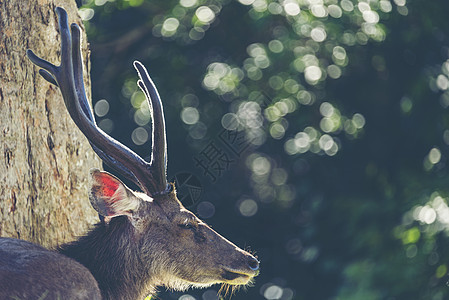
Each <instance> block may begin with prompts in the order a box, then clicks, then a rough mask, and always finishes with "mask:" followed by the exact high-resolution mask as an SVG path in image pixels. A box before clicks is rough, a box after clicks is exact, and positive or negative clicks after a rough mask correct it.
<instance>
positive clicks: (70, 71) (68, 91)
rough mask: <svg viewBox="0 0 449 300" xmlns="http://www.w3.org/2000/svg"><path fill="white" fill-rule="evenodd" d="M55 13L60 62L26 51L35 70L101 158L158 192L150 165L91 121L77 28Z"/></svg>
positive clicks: (148, 190) (149, 191)
mask: <svg viewBox="0 0 449 300" xmlns="http://www.w3.org/2000/svg"><path fill="white" fill-rule="evenodd" d="M56 13H57V14H58V17H59V29H60V33H61V53H62V58H61V65H60V66H55V65H53V64H51V63H49V62H48V61H45V60H43V59H42V58H39V57H38V56H36V55H35V54H34V53H33V52H32V51H31V50H27V54H28V57H29V58H30V60H31V61H32V62H33V63H34V64H36V65H37V66H39V67H41V68H43V69H45V70H40V71H39V73H40V74H41V75H42V77H44V79H46V80H47V81H49V82H50V83H57V85H58V86H59V88H60V90H61V93H62V95H63V98H64V103H65V105H66V107H67V110H68V111H69V114H70V116H71V118H72V119H73V121H74V122H75V124H76V125H77V126H78V128H79V129H80V130H81V131H82V132H83V134H84V135H85V136H86V137H87V139H88V140H89V142H90V144H91V146H92V148H93V149H94V151H95V152H96V153H97V154H98V155H99V156H100V157H101V158H102V159H103V161H104V162H105V163H107V164H108V165H109V166H111V167H112V168H114V169H116V170H117V171H119V172H120V173H121V174H122V175H124V176H125V177H126V178H128V179H130V180H132V181H133V182H135V183H136V184H137V185H139V186H140V188H141V189H142V190H143V191H144V192H146V193H147V194H149V195H152V194H154V193H158V192H160V191H161V189H158V186H159V184H158V183H157V182H155V181H154V179H153V175H152V174H151V168H150V164H149V163H147V162H146V161H145V160H144V159H142V158H141V157H140V156H138V155H137V154H136V153H134V152H133V151H132V150H130V149H129V148H128V147H126V146H124V145H123V144H121V143H119V142H118V141H116V140H114V139H113V138H111V137H110V136H108V135H107V134H106V133H104V132H103V131H102V130H101V129H100V128H98V126H97V125H96V124H95V120H94V117H93V114H92V111H91V108H90V105H89V102H88V101H87V97H86V93H85V90H84V82H83V75H82V74H83V72H82V59H81V53H80V29H79V27H78V25H76V24H72V26H71V32H70V30H69V26H68V21H67V13H66V11H65V10H64V9H63V8H60V7H57V8H56ZM72 38H73V39H72ZM164 189H165V187H164Z"/></svg>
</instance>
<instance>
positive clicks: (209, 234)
mask: <svg viewBox="0 0 449 300" xmlns="http://www.w3.org/2000/svg"><path fill="white" fill-rule="evenodd" d="M56 14H57V15H58V23H59V31H60V35H61V64H60V65H59V66H55V65H53V64H51V63H50V62H48V61H46V60H44V59H42V58H40V57H38V56H37V55H36V54H34V52H33V51H32V50H27V55H28V58H29V59H30V60H31V62H32V63H34V64H35V65H36V66H38V67H40V68H41V69H40V70H39V74H40V75H41V76H42V77H43V78H44V79H45V80H46V81H48V82H49V83H51V84H54V85H56V86H57V87H59V89H60V90H61V93H62V96H63V100H64V103H65V106H66V108H67V110H68V112H69V114H70V117H71V119H72V120H73V121H74V123H75V124H76V126H77V127H78V128H79V129H80V130H81V132H82V133H83V134H84V135H85V137H86V138H87V140H88V141H89V143H90V145H91V147H92V149H93V150H94V151H95V152H96V153H97V154H98V156H99V157H100V158H101V159H102V161H103V162H104V163H105V164H107V165H108V166H110V167H111V168H112V169H113V170H114V171H116V172H118V173H119V174H120V175H121V176H123V177H124V178H126V179H128V180H130V181H131V182H133V183H135V184H136V185H137V186H138V187H139V188H140V190H141V191H140V192H138V191H133V190H131V189H130V188H128V187H127V186H126V185H125V184H124V183H123V182H122V181H121V180H120V179H119V178H117V177H116V176H114V175H112V174H111V173H108V172H105V171H100V170H98V169H93V170H91V172H90V183H89V185H90V188H89V200H90V203H91V205H92V207H93V208H94V209H95V210H96V211H97V212H98V214H99V216H100V221H99V222H98V223H97V224H96V225H94V227H93V228H92V229H91V230H90V231H89V232H88V233H87V234H85V235H83V236H81V237H80V238H78V239H77V240H75V241H73V242H69V243H67V244H64V245H61V246H59V247H57V249H55V250H48V249H46V248H43V247H41V246H39V245H37V244H33V243H30V242H27V241H24V240H19V239H14V238H0V295H1V296H2V297H0V298H2V299H94V300H95V299H133V300H135V299H144V298H145V297H147V296H148V295H153V294H154V293H155V292H156V289H157V287H165V288H167V289H172V290H178V291H184V290H187V289H189V288H205V287H209V286H211V285H214V284H223V285H225V286H226V287H231V288H237V287H239V286H245V285H248V284H250V283H251V282H252V281H253V279H254V278H255V277H256V276H257V275H258V273H259V261H258V259H257V258H256V257H255V256H253V255H252V254H250V253H249V252H247V251H244V250H242V249H241V248H239V247H237V246H236V245H234V244H233V243H232V242H230V241H228V240H227V239H226V238H224V237H223V236H221V235H220V234H218V233H217V232H215V231H214V230H213V229H212V228H211V227H209V226H208V225H207V224H206V223H205V222H203V221H202V220H200V219H199V218H198V217H197V216H195V215H194V214H193V213H192V212H191V211H189V210H187V209H186V208H185V207H184V206H183V205H182V203H181V202H180V201H179V200H178V198H177V196H176V190H175V185H174V183H171V182H168V180H167V175H166V167H167V147H166V130H165V119H164V113H163V107H162V102H161V99H160V96H159V93H158V91H157V89H156V86H155V84H154V83H153V81H152V80H151V78H150V76H149V75H148V72H147V70H146V68H145V67H144V66H143V65H142V64H141V63H140V62H138V61H135V62H134V67H135V69H136V70H137V73H138V75H139V80H138V81H137V83H138V86H139V87H140V89H141V90H142V92H143V93H144V94H145V96H146V99H147V102H148V104H149V106H150V111H151V116H152V118H151V119H152V137H151V140H152V149H151V160H150V162H147V161H146V160H144V159H143V158H141V157H140V156H139V155H137V154H136V153H135V152H133V151H132V150H130V149H129V148H128V147H126V146H125V145H123V144H121V143H120V142H118V141H117V140H115V139H113V138H112V137H111V136H109V135H108V134H106V133H105V132H104V131H102V130H101V129H100V128H99V127H98V126H97V125H96V122H95V119H94V115H93V112H92V108H91V106H90V104H89V101H88V99H87V95H86V92H85V88H84V83H83V63H82V58H81V50H80V48H81V47H80V39H81V37H80V28H79V26H78V25H77V24H75V23H73V24H71V26H70V28H69V25H68V16H67V13H66V11H65V10H64V9H63V8H61V7H57V8H56Z"/></svg>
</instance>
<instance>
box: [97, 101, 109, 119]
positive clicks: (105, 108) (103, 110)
mask: <svg viewBox="0 0 449 300" xmlns="http://www.w3.org/2000/svg"><path fill="white" fill-rule="evenodd" d="M94 111H95V114H96V115H97V116H98V117H100V118H101V117H104V116H106V115H107V114H108V112H109V102H108V101H107V100H106V99H101V100H99V101H98V102H97V103H95V106H94Z"/></svg>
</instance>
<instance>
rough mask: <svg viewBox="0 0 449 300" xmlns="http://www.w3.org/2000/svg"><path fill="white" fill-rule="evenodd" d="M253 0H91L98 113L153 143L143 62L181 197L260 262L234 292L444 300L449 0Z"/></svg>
mask: <svg viewBox="0 0 449 300" xmlns="http://www.w3.org/2000/svg"><path fill="white" fill-rule="evenodd" d="M241 2H243V3H241ZM241 2H239V1H236V0H214V1H211V0H203V1H192V0H190V1H188V0H182V1H179V2H178V1H171V0H170V1H162V0H161V1H155V0H154V1H148V0H116V1H111V2H108V1H102V0H96V1H92V0H83V1H79V3H78V4H79V5H80V14H81V15H82V17H83V18H84V19H85V26H86V29H87V33H88V39H89V43H90V46H91V50H92V53H91V63H92V66H91V75H92V86H93V89H92V94H93V102H94V103H99V104H98V106H96V112H97V121H98V123H99V125H100V127H102V128H103V129H104V130H105V131H107V132H109V133H110V134H111V135H112V136H113V137H115V138H117V139H118V140H120V141H122V142H123V143H125V144H126V145H128V146H130V147H131V148H132V149H133V150H135V151H137V152H138V153H139V154H141V155H142V156H148V155H149V149H150V147H151V145H150V142H149V141H147V139H146V135H149V136H151V127H150V124H151V122H148V111H147V110H146V108H145V107H144V105H145V104H143V105H141V103H142V100H143V95H142V94H141V93H140V92H138V91H137V86H136V84H135V82H136V80H137V76H136V73H135V71H134V69H133V67H132V62H133V60H136V59H137V60H140V61H141V62H142V63H143V64H144V65H145V66H146V67H147V68H148V71H149V73H150V75H151V76H152V78H153V80H154V81H155V83H156V85H157V87H158V89H159V93H160V94H161V97H162V100H163V103H164V109H165V116H166V123H167V136H168V172H169V177H170V178H174V177H175V175H177V181H179V182H178V183H180V182H182V178H186V176H187V178H190V181H188V182H187V185H184V186H183V187H182V194H183V195H187V196H189V195H190V194H188V193H189V191H190V192H192V193H193V194H191V195H190V198H189V197H187V198H186V200H185V201H186V202H185V204H186V206H188V208H189V209H190V210H192V211H193V212H195V213H197V214H198V215H199V216H200V217H202V218H203V219H205V221H207V222H208V223H209V224H211V225H212V226H213V228H214V229H216V230H217V231H218V232H220V233H221V234H223V235H224V236H225V237H227V238H229V239H230V240H232V241H233V242H235V243H236V244H237V245H239V246H241V247H249V246H250V249H251V251H254V252H255V253H256V254H257V256H258V257H259V259H260V261H261V273H260V275H259V276H258V277H257V278H256V281H255V283H254V286H253V287H248V288H245V289H241V290H240V291H238V292H237V293H236V294H235V295H234V296H233V297H232V299H236V300H237V299H284V300H288V299H345V300H347V299H363V300H367V299H368V300H369V299H391V300H392V299H397V300H399V299H435V300H438V299H447V298H448V297H449V287H448V286H447V285H446V282H447V281H448V277H447V272H448V266H449V264H448V258H449V239H448V236H447V235H448V233H449V208H448V205H447V203H448V199H449V198H448V197H449V174H448V170H449V169H448V166H447V158H448V152H449V148H448V144H449V114H448V112H447V107H448V106H449V92H448V91H447V89H448V85H449V80H448V76H449V63H446V61H447V59H448V57H449V48H448V46H449V40H448V30H449V21H448V17H447V13H448V12H449V5H448V2H447V1H446V0H436V1H426V0H415V1H409V2H406V1H405V0H395V1H389V0H387V1H378V0H372V1H369V2H370V5H367V4H366V3H367V2H362V1H361V2H360V3H359V2H358V1H356V0H350V1H349V0H343V1H336V0H335V1H331V0H329V1H298V2H295V1H290V2H289V1H279V2H276V1H265V0H256V1H249V0H247V1H243V0H242V1H241ZM245 3H246V4H245ZM295 3H296V4H295ZM297 3H299V4H297ZM310 3H311V4H310ZM323 3H324V4H323ZM298 8H299V10H300V12H298ZM211 12H212V13H211ZM323 32H325V36H324V37H323ZM342 49H343V50H342ZM214 63H220V64H218V65H217V64H214ZM307 67H309V68H307ZM310 67H312V68H310ZM314 72H315V73H314ZM316 72H318V75H316V74H317V73H316ZM320 72H321V75H320V74H319V73H320ZM314 75H316V76H315V77H314ZM207 76H209V77H207ZM102 99H105V100H106V101H107V103H108V106H109V109H108V110H107V109H106V110H104V109H105V104H106V101H104V100H102ZM99 100H102V101H101V102H99ZM102 110H103V111H102ZM105 112H106V113H105ZM136 114H137V115H138V116H141V118H140V119H138V120H137V122H136V121H135V115H136ZM227 114H228V115H227ZM225 115H226V116H225ZM142 116H143V117H142ZM224 116H225V117H224ZM223 117H224V118H223ZM229 118H230V119H232V120H233V121H234V122H235V123H230V125H229V124H228V123H227V122H226V120H229ZM142 119H143V121H142ZM145 120H146V121H145ZM145 122H146V123H145ZM223 124H224V125H223ZM236 124H237V125H236ZM223 126H225V127H227V129H229V131H226V129H225V128H224V127H223ZM226 137H227V138H226ZM199 161H200V162H201V163H202V166H203V167H202V166H201V165H200V164H199V163H198V162H199ZM189 184H190V185H189ZM189 188H190V189H189ZM200 192H201V194H200ZM218 289H219V287H216V286H214V287H212V288H209V289H205V290H189V291H187V292H184V293H180V292H172V293H170V292H164V291H161V293H160V294H159V295H158V297H159V298H160V299H183V300H187V299H189V300H190V299H203V300H212V299H217V297H216V296H215V295H216V294H215V291H217V290H218ZM186 295H190V296H191V297H194V298H189V297H188V296H186Z"/></svg>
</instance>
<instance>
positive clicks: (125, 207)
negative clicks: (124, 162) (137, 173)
mask: <svg viewBox="0 0 449 300" xmlns="http://www.w3.org/2000/svg"><path fill="white" fill-rule="evenodd" d="M90 175H91V181H90V194H89V199H90V203H91V204H92V206H93V208H94V209H95V210H96V211H97V212H98V213H99V214H100V215H102V216H104V217H106V218H107V219H110V218H113V217H117V216H128V217H132V213H133V211H135V210H137V209H138V207H139V200H138V199H137V198H136V197H134V195H133V193H132V192H131V191H130V190H129V189H128V188H127V187H126V186H125V185H124V184H123V183H122V182H121V181H120V180H119V179H118V178H117V177H115V176H113V175H112V174H109V173H107V172H104V171H100V170H98V169H92V170H91V171H90Z"/></svg>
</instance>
